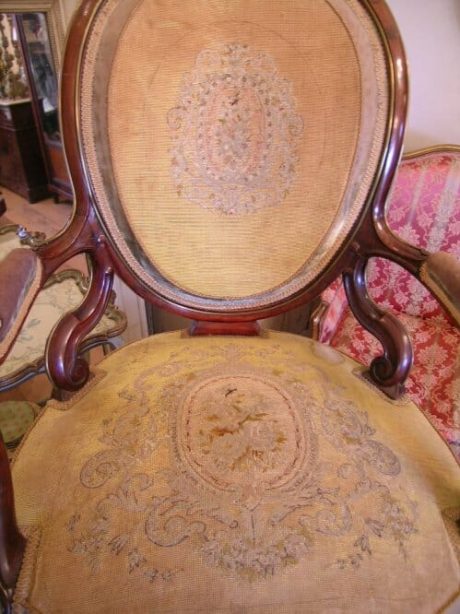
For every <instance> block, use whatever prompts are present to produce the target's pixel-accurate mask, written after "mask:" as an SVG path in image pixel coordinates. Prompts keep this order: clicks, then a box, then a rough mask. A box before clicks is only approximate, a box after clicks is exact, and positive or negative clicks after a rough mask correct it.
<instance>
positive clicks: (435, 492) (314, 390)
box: [13, 333, 460, 614]
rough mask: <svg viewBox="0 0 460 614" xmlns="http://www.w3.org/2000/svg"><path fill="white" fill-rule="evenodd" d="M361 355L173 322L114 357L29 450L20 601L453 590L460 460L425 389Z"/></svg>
mask: <svg viewBox="0 0 460 614" xmlns="http://www.w3.org/2000/svg"><path fill="white" fill-rule="evenodd" d="M355 369H356V363H354V362H353V361H351V360H349V359H346V358H344V357H343V356H342V355H340V354H339V353H337V352H335V351H334V350H332V349H330V348H326V347H323V346H320V345H318V344H316V343H315V342H313V341H310V340H307V339H302V338H299V337H296V336H292V335H288V334H283V333H267V334H265V336H264V337H261V338H244V339H242V338H235V337H225V338H187V337H183V336H181V334H180V333H171V334H165V335H159V336H155V337H152V338H149V339H145V340H143V341H141V342H138V343H136V344H133V345H130V346H127V347H125V348H123V349H122V350H120V351H118V352H115V353H113V354H111V355H110V356H109V357H108V358H106V359H105V360H104V362H103V363H102V370H103V371H105V372H106V375H105V376H102V377H99V378H95V380H94V382H93V383H91V384H89V385H88V388H87V390H86V392H85V393H84V394H82V395H80V396H79V398H78V399H77V400H76V401H75V403H74V404H70V405H59V404H57V403H56V404H55V405H54V406H52V407H51V406H49V407H48V408H47V409H46V411H45V413H44V415H43V416H42V417H41V418H40V419H39V421H38V422H37V424H36V425H35V426H34V428H33V429H32V431H31V432H30V433H29V435H28V437H27V439H26V441H25V442H24V444H23V445H22V448H21V450H20V452H19V455H18V457H17V459H16V461H15V463H14V465H13V479H14V483H15V487H16V499H17V506H18V519H19V523H20V525H21V527H22V528H23V530H25V531H26V532H27V534H29V535H31V536H32V537H31V539H30V542H29V544H30V547H29V549H28V553H27V557H26V560H25V563H24V567H23V572H22V573H21V577H20V581H19V583H18V589H17V592H16V600H17V610H18V611H21V607H22V606H26V607H28V608H29V609H30V610H31V611H34V612H43V613H45V612H63V613H67V612H71V613H73V612H78V613H79V614H80V613H81V614H83V613H86V612H88V613H91V614H94V613H103V612H104V613H105V612H107V613H109V612H110V613H112V612H119V611H128V612H134V613H143V612H158V613H160V612H161V613H163V612H171V613H172V612H227V613H230V612H251V613H253V612H257V613H259V612H260V613H262V612H264V613H265V612H273V613H275V612H276V613H278V612H283V613H296V612H298V613H299V614H300V613H301V612H302V613H303V612H366V613H369V612H376V613H377V612H378V613H379V614H380V613H383V612H391V613H394V612H401V613H407V612H426V613H433V612H437V611H439V610H440V609H442V608H443V607H444V606H445V605H447V604H448V603H451V602H452V601H453V600H454V599H455V596H456V594H457V593H458V590H459V586H460V569H459V562H458V560H457V558H456V556H455V551H454V547H453V543H452V541H451V540H454V541H455V540H456V539H457V538H458V527H457V528H456V526H455V523H453V522H451V519H452V517H453V516H452V510H453V509H454V508H458V503H459V500H460V469H459V467H458V465H457V464H456V462H455V460H454V458H453V456H452V454H451V453H450V452H449V450H448V448H447V446H446V445H445V444H444V443H443V442H442V440H441V439H440V437H439V436H438V435H437V434H436V433H435V431H434V430H433V429H432V427H431V426H430V425H429V423H428V422H427V420H426V419H425V418H424V417H423V415H422V414H421V413H420V412H419V410H418V409H417V408H416V407H415V406H414V405H413V404H412V403H411V402H407V401H405V402H402V403H396V402H390V401H388V400H386V399H384V398H383V396H381V395H380V394H378V393H376V392H375V391H374V390H373V389H372V388H371V387H370V386H369V385H366V384H364V383H363V382H362V381H361V380H360V379H359V378H358V377H356V376H355V375H354V374H353V370H355ZM447 526H448V529H446V527H447ZM449 533H450V536H449ZM21 604H22V605H21Z"/></svg>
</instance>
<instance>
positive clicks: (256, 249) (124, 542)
mask: <svg viewBox="0 0 460 614" xmlns="http://www.w3.org/2000/svg"><path fill="white" fill-rule="evenodd" d="M61 91H62V98H61V106H62V110H63V125H62V128H63V134H64V143H65V151H66V155H67V160H68V163H69V169H70V173H71V176H72V181H73V185H74V190H75V200H76V204H75V213H74V216H73V218H72V221H71V223H70V225H69V226H68V227H67V229H66V230H65V231H64V232H63V233H61V234H60V235H59V236H57V237H55V238H54V239H52V240H51V241H49V242H47V243H46V244H44V245H41V246H38V247H37V248H36V249H35V250H33V251H32V253H29V252H24V251H23V250H16V251H15V252H13V253H12V254H10V257H9V258H7V259H6V260H5V261H4V263H3V267H2V268H1V269H0V276H1V277H3V278H6V276H7V275H8V272H10V273H11V270H12V267H15V269H16V271H17V275H21V277H22V279H23V284H22V288H21V291H20V292H18V293H17V297H16V303H15V304H14V307H13V306H11V304H8V305H6V306H5V307H3V306H0V308H1V309H2V314H1V315H2V320H3V323H4V324H3V328H0V331H1V333H2V337H1V341H2V344H1V345H0V352H1V353H3V354H4V355H7V353H8V348H9V347H10V345H11V343H12V342H13V340H14V337H15V335H16V332H17V330H18V329H19V328H20V324H21V322H22V321H23V319H24V318H25V317H26V313H27V311H28V309H29V308H30V306H31V305H32V304H33V302H34V299H35V296H36V295H37V293H38V291H39V289H40V287H41V286H42V285H43V283H44V282H45V280H46V279H47V277H48V276H49V275H51V274H52V273H53V271H54V270H55V269H56V268H57V267H58V266H60V265H61V264H62V263H63V262H65V260H66V259H68V258H70V257H72V256H74V255H75V254H77V253H86V254H87V256H88V258H90V259H91V261H92V271H93V274H92V279H91V284H90V287H89V289H88V292H87V294H86V295H85V299H84V301H83V303H82V304H81V305H80V306H79V307H78V308H76V309H74V310H73V311H71V312H70V313H68V314H67V315H65V316H64V317H63V318H62V319H61V320H60V322H59V323H58V324H57V325H56V327H55V328H54V330H53V331H52V332H51V334H50V337H49V338H48V342H47V351H46V364H47V369H48V372H49V375H50V377H51V378H52V379H53V381H54V382H55V384H56V385H57V386H59V387H61V388H64V389H66V390H69V391H73V392H74V394H73V396H72V398H71V399H70V400H69V401H67V402H65V403H58V402H51V403H49V404H48V405H47V407H46V409H45V410H44V411H43V412H42V414H41V416H40V418H39V419H38V420H37V421H36V423H35V425H34V426H33V428H32V429H31V430H30V431H29V432H28V434H27V435H26V437H25V438H24V440H23V442H22V444H21V446H20V448H19V450H18V452H17V453H16V455H15V458H14V460H13V463H12V468H11V471H10V465H9V464H8V462H7V461H6V455H5V452H4V450H3V449H2V448H0V451H1V450H3V451H2V454H3V456H1V457H0V478H1V483H2V489H1V490H0V574H1V582H2V588H3V600H4V603H5V607H6V608H10V609H11V608H14V611H15V612H16V611H17V612H24V611H29V612H43V613H44V612H47V613H48V612H66V613H74V612H75V613H76V612H78V613H79V614H83V613H91V614H93V613H96V612H100V613H112V612H121V611H126V612H134V613H144V612H158V613H166V612H222V613H224V612H225V613H230V612H251V613H254V614H255V613H262V612H263V613H264V614H265V613H267V612H272V613H275V612H276V613H278V612H283V613H304V612H366V613H368V612H378V613H382V612H439V611H441V610H443V609H446V608H449V607H451V608H453V607H457V606H458V605H459V602H458V596H459V587H460V565H459V560H458V545H459V534H458V520H459V513H460V509H459V505H460V499H459V497H460V469H459V466H458V464H457V462H456V460H455V458H454V456H453V455H452V453H451V452H450V450H449V448H448V446H447V445H446V444H445V442H443V440H442V439H441V438H440V437H439V435H438V433H437V432H436V430H435V429H434V428H433V426H432V425H431V424H430V423H429V421H428V420H427V419H426V418H425V416H424V415H423V414H422V413H421V412H420V410H419V409H418V408H417V406H416V405H415V404H414V403H413V402H412V401H411V400H410V399H408V398H407V397H405V396H404V395H403V393H404V382H405V380H406V379H407V376H408V374H409V371H410V368H411V363H412V349H411V344H410V340H409V337H408V335H407V333H406V331H405V329H404V327H403V326H402V325H401V324H400V323H399V321H398V320H397V318H396V317H395V316H393V315H391V314H389V313H384V312H383V311H382V310H381V309H379V308H378V307H377V306H376V305H375V304H374V303H373V302H372V300H371V299H370V297H369V295H368V292H367V288H366V278H365V271H366V266H367V262H368V259H369V258H370V257H374V256H380V257H384V258H387V259H390V260H393V261H396V262H398V263H399V264H400V265H401V266H403V267H405V268H406V270H408V272H409V273H411V274H412V275H413V276H415V277H416V278H417V279H420V280H422V282H423V283H424V284H425V286H426V287H428V288H429V289H430V290H431V291H432V293H433V294H434V295H435V296H436V297H437V299H438V301H440V302H441V303H442V304H443V305H444V306H445V307H446V308H447V309H448V310H449V312H450V313H451V315H452V317H454V318H457V321H458V320H459V317H458V316H459V308H458V307H459V305H460V293H459V287H460V286H459V279H460V265H459V263H458V261H457V260H456V259H455V258H453V257H451V260H449V258H450V257H449V255H446V254H444V253H442V252H438V251H436V252H435V253H434V254H432V253H429V252H428V251H426V250H423V249H419V248H417V247H414V246H412V245H410V244H408V243H406V242H405V241H403V240H402V239H400V238H398V237H397V236H396V235H394V234H393V233H392V232H391V231H390V230H389V228H388V225H387V223H386V219H385V210H384V204H385V201H386V199H387V196H388V193H389V190H390V187H391V184H392V180H393V177H394V173H395V171H396V168H397V165H398V162H399V158H400V153H401V146H402V140H403V136H404V122H405V112H406V102H407V75H406V64H405V58H404V52H403V47H402V43H401V40H400V37H399V34H398V30H397V26H396V24H395V22H394V20H393V18H392V16H391V14H390V12H389V9H388V7H387V6H386V4H385V2H383V1H382V0H359V1H358V0H295V1H289V2H286V0H270V1H267V0H250V1H244V2H243V1H241V0H225V1H220V0H215V1H213V2H209V0H162V1H161V2H159V1H158V0H83V2H82V4H81V6H80V8H79V10H78V12H77V14H76V16H75V19H74V22H73V25H72V29H71V31H70V35H69V38H68V41H67V48H66V54H65V59H64V64H63V73H62V90H61ZM446 264H447V265H448V268H447V269H446V266H445V265H446ZM115 273H116V274H117V275H119V276H120V277H121V278H122V279H123V280H124V281H125V282H126V283H127V284H128V285H129V286H130V287H131V288H132V289H134V290H135V291H136V292H137V293H138V294H139V295H140V296H141V297H143V298H145V299H146V300H147V301H149V302H150V303H151V304H153V305H157V306H160V307H163V308H166V309H169V310H171V311H172V312H174V313H176V314H178V315H182V316H186V317H188V318H189V319H190V320H191V323H190V325H189V327H188V328H187V329H186V330H184V331H179V332H172V333H167V334H161V335H154V336H152V337H149V338H146V339H143V340H141V341H139V342H137V343H134V344H131V345H128V346H125V347H123V348H121V349H120V350H118V351H116V352H113V353H112V354H110V355H109V356H108V357H107V358H105V359H104V361H103V362H102V363H101V364H100V365H99V366H98V368H97V369H95V370H92V371H90V370H89V368H88V365H87V364H86V363H85V362H84V361H83V360H82V359H81V358H79V357H78V344H79V342H80V341H81V340H82V339H83V338H84V337H85V335H87V334H88V333H89V331H90V330H91V329H92V328H94V326H96V325H97V323H98V321H99V319H100V318H101V316H102V314H103V313H104V310H105V308H106V305H107V301H108V299H109V296H110V292H111V285H112V279H113V275H114V274H115ZM339 275H342V276H343V279H344V284H345V288H346V292H347V297H348V300H349V302H350V304H351V308H352V310H353V312H354V314H355V315H356V317H357V318H358V319H359V321H360V322H361V323H362V324H363V325H364V326H366V328H367V329H369V330H370V331H371V332H372V333H373V334H374V335H376V336H377V338H378V339H379V340H380V341H381V342H382V344H383V352H382V355H381V356H379V357H378V358H377V359H376V360H374V361H373V362H372V363H371V365H370V366H369V367H363V366H360V365H359V364H358V363H356V362H355V361H353V360H352V359H350V358H347V357H345V356H344V355H342V354H341V353H339V352H337V351H336V350H334V349H333V348H331V347H329V346H327V345H322V344H319V343H317V342H315V341H313V340H310V339H306V338H304V337H301V336H296V335H291V334H287V333H282V332H272V331H267V330H264V331H261V328H260V326H259V325H258V324H257V321H258V320H260V319H264V318H268V317H275V316H277V315H279V314H281V313H283V312H286V311H288V310H289V309H292V308H295V307H299V306H300V305H302V304H304V303H305V304H306V303H309V302H311V301H313V300H314V299H315V298H317V297H318V296H320V294H321V293H322V292H323V291H324V290H325V289H326V288H327V287H328V286H329V285H330V284H331V283H332V282H333V281H334V279H335V278H337V277H338V276H339Z"/></svg>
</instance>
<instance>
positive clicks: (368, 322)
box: [343, 257, 412, 399]
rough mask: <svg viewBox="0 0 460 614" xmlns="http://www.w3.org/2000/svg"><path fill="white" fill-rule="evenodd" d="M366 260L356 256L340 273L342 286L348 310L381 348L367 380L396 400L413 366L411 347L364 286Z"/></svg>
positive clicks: (399, 329)
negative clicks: (380, 352) (349, 266)
mask: <svg viewBox="0 0 460 614" xmlns="http://www.w3.org/2000/svg"><path fill="white" fill-rule="evenodd" d="M366 266H367V259H365V258H362V257H358V258H357V259H356V260H355V263H354V266H353V267H352V268H350V269H347V270H346V271H344V273H343V283H344V287H345V291H346V293H347V298H348V301H349V303H350V308H351V310H352V312H353V314H354V315H355V317H356V319H357V320H358V322H359V323H360V324H361V325H362V326H363V327H364V328H365V329H366V330H368V331H369V332H370V333H371V334H373V335H374V336H375V337H377V339H378V340H379V341H380V343H381V344H382V346H383V350H384V351H383V354H382V355H381V356H378V357H377V358H375V359H374V360H373V361H372V363H371V365H370V369H369V373H368V377H369V379H370V380H371V381H372V382H373V383H374V384H376V385H377V386H378V387H379V388H380V389H381V390H382V391H383V392H385V394H387V395H388V396H390V397H391V398H394V399H396V398H398V397H400V396H401V394H402V393H403V392H404V382H405V380H406V379H407V376H408V375H409V372H410V369H411V366H412V345H411V342H410V339H409V336H408V334H407V332H406V330H405V328H404V327H403V326H402V324H401V323H400V322H399V321H398V320H397V319H396V318H395V317H394V316H393V315H392V314H390V313H387V312H385V311H383V310H382V309H380V308H379V307H377V305H376V304H375V303H374V302H373V301H372V299H371V298H370V297H369V294H368V292H367V287H366V278H365V274H366Z"/></svg>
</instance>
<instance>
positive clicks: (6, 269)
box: [0, 235, 42, 363]
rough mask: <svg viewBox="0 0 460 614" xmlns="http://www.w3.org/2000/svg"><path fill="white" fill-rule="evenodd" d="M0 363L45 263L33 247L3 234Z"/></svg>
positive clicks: (0, 277) (33, 295)
mask: <svg viewBox="0 0 460 614" xmlns="http://www.w3.org/2000/svg"><path fill="white" fill-rule="evenodd" d="M0 260H1V263H2V266H1V267H0V288H1V289H2V300H1V303H0V363H1V362H2V361H3V360H4V356H5V355H6V353H7V352H8V350H9V348H10V346H11V343H12V342H13V340H14V338H15V337H16V335H17V334H18V330H19V329H20V328H21V325H22V323H23V321H24V318H25V317H26V315H27V312H28V310H29V308H30V305H31V304H32V302H33V300H34V298H35V296H36V294H37V292H38V290H39V286H40V280H41V275H42V265H41V262H40V260H39V259H38V258H37V255H36V254H35V253H34V252H33V251H32V250H30V249H26V248H21V247H19V245H18V241H17V240H16V241H15V242H13V241H12V239H11V237H9V236H7V235H2V236H0Z"/></svg>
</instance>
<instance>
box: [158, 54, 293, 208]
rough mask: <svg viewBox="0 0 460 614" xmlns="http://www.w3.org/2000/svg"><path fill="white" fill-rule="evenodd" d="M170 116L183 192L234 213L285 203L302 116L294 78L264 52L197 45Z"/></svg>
mask: <svg viewBox="0 0 460 614" xmlns="http://www.w3.org/2000/svg"><path fill="white" fill-rule="evenodd" d="M167 122H168V126H169V129H170V134H171V141H172V147H171V154H172V155H171V173H172V179H173V182H174V185H175V189H176V191H177V194H178V195H179V196H180V197H181V198H185V199H186V200H188V201H190V202H193V203H196V204H198V205H200V206H202V207H205V208H207V209H211V210H213V211H219V212H221V213H224V214H232V215H236V214H243V213H248V212H252V211H256V210H259V209H262V208H266V207H272V206H275V205H279V204H280V203H282V201H283V200H284V198H285V197H286V195H287V193H288V191H289V189H290V187H291V185H292V182H293V181H294V178H295V175H296V166H297V163H298V156H297V148H298V145H299V142H300V138H301V136H302V133H303V120H302V117H301V116H300V115H299V114H298V113H297V112H296V102H295V99H294V94H293V86H292V83H290V82H289V81H288V80H287V79H285V78H283V77H282V76H281V75H280V73H279V71H278V69H277V66H276V64H275V62H274V60H273V58H272V57H270V56H269V55H268V54H266V53H264V52H261V51H258V50H255V49H251V47H249V46H248V45H245V44H239V43H231V44H225V45H219V46H216V47H214V48H210V49H204V50H203V51H201V53H199V55H198V57H197V59H196V62H195V66H194V67H193V69H192V71H191V72H189V73H187V74H185V75H184V77H183V80H182V83H181V86H180V93H179V100H178V103H177V106H176V107H174V108H173V109H171V110H170V111H169V113H168V116H167Z"/></svg>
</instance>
